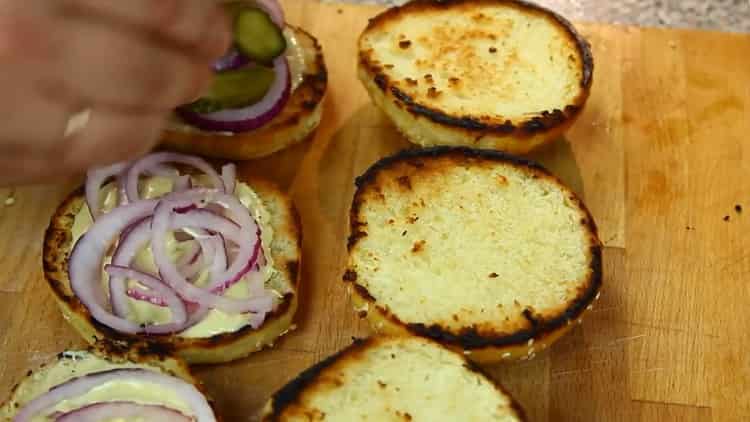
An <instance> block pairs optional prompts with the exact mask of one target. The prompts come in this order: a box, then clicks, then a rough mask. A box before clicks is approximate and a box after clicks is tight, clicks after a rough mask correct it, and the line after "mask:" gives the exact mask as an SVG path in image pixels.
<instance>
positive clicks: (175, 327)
mask: <svg viewBox="0 0 750 422" xmlns="http://www.w3.org/2000/svg"><path fill="white" fill-rule="evenodd" d="M104 270H105V271H107V273H108V274H109V275H110V276H111V277H118V278H122V279H131V280H135V281H137V282H138V283H140V284H143V285H144V286H146V288H148V289H149V292H150V293H151V292H152V293H154V295H155V296H154V297H156V296H158V297H159V299H160V302H163V303H165V304H166V305H167V307H168V308H169V311H170V313H171V316H172V321H171V322H170V323H168V324H159V325H146V326H145V327H144V331H145V332H146V333H147V334H165V333H173V332H176V331H180V330H182V329H183V328H184V326H185V322H187V319H188V316H187V310H186V309H185V304H184V303H182V300H180V298H179V297H178V296H177V295H176V294H175V293H174V291H172V289H170V288H169V287H167V286H166V285H165V284H164V283H162V281H161V280H159V279H158V278H156V277H154V276H152V275H150V274H146V273H144V272H140V271H136V270H133V269H131V268H127V267H119V266H116V265H107V266H106V267H104ZM138 290H141V291H142V289H138Z"/></svg>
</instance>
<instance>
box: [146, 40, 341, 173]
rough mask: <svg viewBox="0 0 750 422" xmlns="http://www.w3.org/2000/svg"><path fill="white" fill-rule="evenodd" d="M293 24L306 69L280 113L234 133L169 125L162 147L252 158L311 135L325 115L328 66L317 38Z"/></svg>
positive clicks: (233, 157)
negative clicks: (175, 127) (227, 134)
mask: <svg viewBox="0 0 750 422" xmlns="http://www.w3.org/2000/svg"><path fill="white" fill-rule="evenodd" d="M290 28H291V29H292V30H293V31H294V32H295V34H296V36H297V38H298V40H299V41H300V44H301V46H302V48H303V49H304V51H305V55H306V56H307V60H306V69H305V71H304V79H303V81H302V83H301V84H300V85H299V86H298V87H297V89H295V90H294V92H292V94H291V97H290V98H289V101H288V102H287V104H286V105H285V106H284V108H283V110H282V111H281V113H280V114H279V115H278V116H276V117H275V118H274V119H273V120H272V121H271V122H269V123H268V124H267V125H265V126H263V127H261V128H259V129H256V130H253V131H250V132H245V133H236V134H234V135H232V136H225V135H222V134H217V133H212V132H208V131H199V130H197V129H196V130H195V131H191V132H185V131H179V130H174V129H169V128H167V129H166V130H164V131H163V132H162V138H161V145H162V147H165V148H168V149H173V150H177V151H181V152H185V153H194V154H200V155H203V156H206V157H213V158H223V159H231V160H249V159H254V158H260V157H265V156H268V155H271V154H273V153H275V152H278V151H280V150H282V149H285V148H287V147H289V146H291V145H293V144H296V143H298V142H302V141H304V140H305V139H307V138H308V137H310V136H311V135H312V134H313V133H314V132H315V130H316V129H317V128H318V126H319V125H320V121H321V119H322V116H323V103H324V100H325V94H326V89H327V86H328V70H327V69H326V63H325V59H324V57H323V49H322V47H321V45H320V43H319V42H318V40H317V39H316V38H315V37H313V36H312V35H311V34H309V33H308V32H306V31H304V30H302V29H301V28H297V27H290Z"/></svg>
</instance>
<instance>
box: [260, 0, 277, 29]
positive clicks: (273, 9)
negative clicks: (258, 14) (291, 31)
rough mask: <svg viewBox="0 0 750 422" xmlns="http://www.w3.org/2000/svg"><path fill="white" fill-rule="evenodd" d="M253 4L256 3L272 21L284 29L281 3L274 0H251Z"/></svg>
mask: <svg viewBox="0 0 750 422" xmlns="http://www.w3.org/2000/svg"><path fill="white" fill-rule="evenodd" d="M253 2H254V3H255V4H257V5H258V7H260V8H261V9H263V11H265V12H266V13H268V16H269V17H270V18H271V20H272V21H273V23H275V24H276V25H277V26H278V27H279V28H281V29H284V26H285V24H284V9H283V8H282V7H281V4H279V2H278V1H276V0H253Z"/></svg>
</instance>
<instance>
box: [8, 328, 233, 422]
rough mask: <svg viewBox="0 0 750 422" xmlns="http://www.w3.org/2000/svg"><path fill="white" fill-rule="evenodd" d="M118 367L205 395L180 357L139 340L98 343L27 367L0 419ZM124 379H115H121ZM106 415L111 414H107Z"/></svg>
mask: <svg viewBox="0 0 750 422" xmlns="http://www.w3.org/2000/svg"><path fill="white" fill-rule="evenodd" d="M118 369H146V370H150V371H154V372H156V373H158V374H161V375H166V376H169V377H174V378H177V379H179V380H182V381H184V382H186V383H188V384H190V385H192V386H194V387H195V388H196V389H197V390H198V391H199V392H200V393H201V394H205V392H204V391H203V387H202V385H201V383H200V382H199V381H198V380H196V379H195V378H194V377H193V375H192V374H191V373H190V370H189V369H188V366H187V365H186V364H185V362H183V361H182V360H180V359H177V358H175V357H172V356H169V355H164V354H162V353H161V352H160V351H158V350H153V349H151V348H150V347H149V346H148V345H146V344H143V343H142V344H132V345H123V344H116V343H112V342H100V343H97V344H96V345H94V346H92V347H90V348H88V349H87V350H71V351H65V352H62V353H60V354H58V355H57V357H56V358H55V359H54V361H51V362H48V363H45V364H43V365H42V366H41V367H39V368H37V369H35V370H33V371H32V370H29V372H28V373H27V374H26V377H25V378H24V379H23V380H21V381H20V382H19V383H18V384H16V385H15V386H14V387H13V389H12V390H11V392H10V394H9V398H8V400H7V401H6V402H5V403H3V404H1V405H0V421H2V422H9V421H11V420H13V418H14V417H15V416H16V415H17V414H18V412H20V411H21V410H22V409H23V407H24V406H25V405H26V404H28V403H29V402H30V401H31V400H33V399H35V398H37V397H39V396H40V395H42V394H43V393H45V392H47V391H48V390H49V389H50V388H52V387H55V386H58V385H60V384H62V383H64V382H65V381H68V380H71V379H74V378H77V377H83V376H85V375H87V374H94V373H97V372H102V371H111V370H118ZM126 379H127V378H126ZM126 379H118V380H122V381H125V380H126ZM115 381H117V380H115ZM109 391H113V389H112V388H110V389H109ZM144 396H147V395H144ZM147 398H148V397H147ZM118 399H119V400H133V399H136V397H127V396H125V397H119V398H118ZM151 399H155V401H156V402H158V401H159V400H158V399H159V397H158V396H157V397H151ZM206 400H207V401H208V404H209V406H210V407H213V402H212V400H211V399H210V398H206ZM109 416H113V415H111V414H110V415H109ZM214 417H215V416H214ZM66 420H67V419H66ZM216 420H218V418H216Z"/></svg>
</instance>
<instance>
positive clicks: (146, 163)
mask: <svg viewBox="0 0 750 422" xmlns="http://www.w3.org/2000/svg"><path fill="white" fill-rule="evenodd" d="M164 163H181V164H187V165H189V166H191V167H195V168H197V169H198V170H200V171H202V172H203V173H205V174H207V175H208V176H209V177H210V178H211V184H212V185H213V186H214V187H215V188H216V189H219V190H220V191H222V192H223V191H224V183H223V182H222V180H221V177H220V176H219V174H218V173H216V170H214V168H213V167H212V166H211V165H210V164H208V163H207V162H206V161H205V160H203V159H202V158H198V157H194V156H191V155H184V154H178V153H173V152H158V153H155V154H150V155H147V156H146V157H144V158H141V159H140V160H138V161H136V162H135V163H134V164H133V165H132V166H131V167H130V169H129V170H128V175H127V185H126V186H127V189H126V190H127V194H128V199H129V200H130V201H135V200H138V199H139V198H140V193H139V191H138V182H139V180H140V176H141V174H144V173H149V172H150V171H152V170H153V169H154V168H158V167H159V166H161V165H163V164H164Z"/></svg>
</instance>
